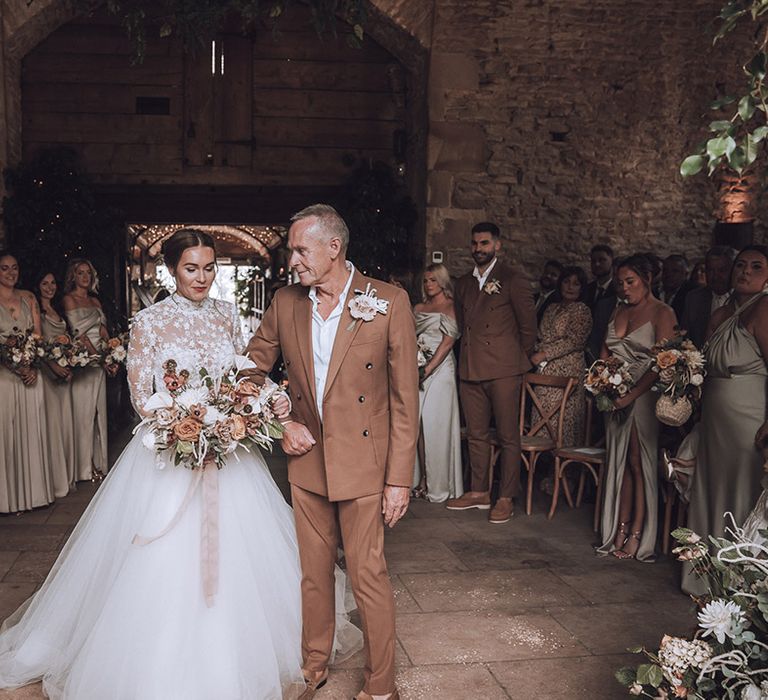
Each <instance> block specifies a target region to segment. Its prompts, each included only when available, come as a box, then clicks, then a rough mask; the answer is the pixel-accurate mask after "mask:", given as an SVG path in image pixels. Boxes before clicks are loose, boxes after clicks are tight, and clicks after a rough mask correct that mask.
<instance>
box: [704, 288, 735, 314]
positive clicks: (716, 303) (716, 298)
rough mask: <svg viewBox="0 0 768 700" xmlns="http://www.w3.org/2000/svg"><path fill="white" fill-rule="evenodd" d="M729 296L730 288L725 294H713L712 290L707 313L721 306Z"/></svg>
mask: <svg viewBox="0 0 768 700" xmlns="http://www.w3.org/2000/svg"><path fill="white" fill-rule="evenodd" d="M730 296H731V292H730V290H729V291H727V292H726V293H725V294H715V293H714V292H712V305H711V306H710V307H709V313H710V314H713V313H715V311H717V310H718V309H719V308H720V307H721V306H725V302H726V301H728V298H729V297H730Z"/></svg>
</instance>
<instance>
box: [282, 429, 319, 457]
mask: <svg viewBox="0 0 768 700" xmlns="http://www.w3.org/2000/svg"><path fill="white" fill-rule="evenodd" d="M284 428H285V432H284V433H283V439H282V441H281V444H282V446H283V452H285V454H287V455H290V456H291V457H299V456H301V455H304V454H306V453H307V452H309V451H310V450H311V449H312V447H313V446H314V444H315V438H313V437H312V433H310V432H309V429H308V428H307V426H306V425H303V424H302V423H297V422H296V421H290V422H289V423H286V424H285V426H284Z"/></svg>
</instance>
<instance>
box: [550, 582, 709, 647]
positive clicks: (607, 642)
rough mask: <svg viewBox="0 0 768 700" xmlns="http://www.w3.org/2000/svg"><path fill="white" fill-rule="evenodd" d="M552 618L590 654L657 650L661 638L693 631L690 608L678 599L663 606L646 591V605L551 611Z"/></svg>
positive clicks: (693, 615)
mask: <svg viewBox="0 0 768 700" xmlns="http://www.w3.org/2000/svg"><path fill="white" fill-rule="evenodd" d="M551 615H552V617H553V618H554V619H555V620H557V621H558V622H559V623H560V624H561V625H562V626H563V627H564V628H565V629H567V630H568V631H569V632H570V633H571V634H573V635H574V636H575V637H577V638H578V639H579V641H580V642H581V643H582V644H584V646H585V647H587V649H589V651H590V652H591V653H593V654H616V653H621V652H624V651H626V650H627V649H629V648H630V647H635V646H640V645H644V646H647V647H649V648H654V647H658V644H659V642H661V637H662V635H664V634H670V635H674V636H686V635H688V634H690V633H691V632H693V631H694V629H695V627H696V616H695V614H694V610H693V604H692V603H691V601H690V600H686V599H685V598H684V597H682V596H681V598H680V601H679V602H677V603H673V602H672V601H670V599H669V598H665V599H664V602H663V605H659V604H658V603H657V602H656V601H654V600H653V590H652V589H649V591H648V602H646V603H611V604H606V605H593V606H587V607H584V608H578V607H573V608H563V609H561V610H553V611H551Z"/></svg>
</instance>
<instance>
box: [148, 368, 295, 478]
mask: <svg viewBox="0 0 768 700" xmlns="http://www.w3.org/2000/svg"><path fill="white" fill-rule="evenodd" d="M235 363H236V364H235V367H233V368H232V369H230V370H229V371H228V372H225V373H224V374H223V375H221V376H219V377H216V378H214V377H212V376H211V375H210V374H209V373H208V371H207V370H206V369H205V368H201V369H200V370H199V371H198V375H199V377H200V380H201V383H200V384H199V385H197V386H191V383H190V381H189V379H190V376H191V375H190V372H189V370H186V369H182V370H179V369H178V365H177V363H176V361H175V360H168V361H167V362H166V363H165V364H164V365H163V369H164V371H165V374H164V376H163V382H164V384H165V391H158V392H157V393H155V394H153V395H152V396H151V397H150V399H149V401H147V403H146V404H145V406H144V409H145V410H146V411H151V412H152V413H151V415H149V416H148V417H146V418H144V420H142V422H141V423H140V424H139V427H140V426H142V425H145V426H147V427H148V428H149V430H148V431H147V433H146V435H145V436H144V439H143V443H144V446H145V447H146V448H148V449H150V450H153V451H154V452H156V453H157V455H156V458H157V465H158V468H160V469H162V468H163V467H165V465H166V464H168V463H169V461H170V462H172V463H173V464H174V465H181V466H183V467H186V468H187V469H199V468H201V467H203V465H204V463H205V462H206V461H208V460H213V461H215V463H216V466H217V467H218V468H219V469H221V467H223V466H224V462H225V459H226V456H227V455H229V454H232V453H233V452H234V451H235V450H236V449H237V448H238V447H239V446H240V445H242V446H244V447H245V448H246V449H248V447H249V446H251V445H257V446H259V447H262V448H266V449H270V450H271V448H272V443H273V441H274V440H275V439H278V438H280V437H281V436H282V434H283V426H282V425H281V423H280V421H279V420H278V419H277V417H276V415H275V410H274V404H275V401H276V400H277V399H278V398H280V397H284V398H286V399H287V398H288V395H287V394H286V393H285V391H284V390H283V389H281V388H280V387H279V386H278V385H277V384H275V383H274V382H272V381H270V380H269V379H267V381H266V383H265V384H264V385H263V386H261V387H260V386H257V385H256V384H254V383H253V382H252V381H250V380H248V379H246V378H244V377H241V376H240V373H241V372H242V371H243V370H245V369H253V368H255V367H256V365H255V364H254V363H253V362H251V361H250V360H249V359H248V358H247V357H241V356H237V357H235ZM137 430H138V427H137ZM134 432H135V431H134Z"/></svg>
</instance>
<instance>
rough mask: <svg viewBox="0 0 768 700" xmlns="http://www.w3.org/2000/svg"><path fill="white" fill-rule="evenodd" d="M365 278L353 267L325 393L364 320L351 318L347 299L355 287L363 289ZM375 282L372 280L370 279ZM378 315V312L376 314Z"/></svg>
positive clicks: (334, 341)
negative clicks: (353, 271)
mask: <svg viewBox="0 0 768 700" xmlns="http://www.w3.org/2000/svg"><path fill="white" fill-rule="evenodd" d="M366 282H367V280H366V278H365V277H364V276H363V275H362V274H361V273H360V272H358V270H357V269H355V274H354V276H353V277H352V284H351V285H350V287H349V293H348V294H347V298H346V299H345V300H344V309H343V310H342V312H341V318H340V319H339V327H338V328H337V329H336V337H335V338H334V340H333V350H332V351H331V361H330V363H329V365H328V376H327V377H326V378H325V395H326V396H327V395H328V390H329V389H330V388H331V386H332V385H333V380H334V379H336V375H337V374H338V373H339V369H341V363H342V362H343V361H344V357H345V356H346V354H347V351H348V350H349V346H350V345H352V341H353V340H354V339H355V336H356V335H357V333H358V331H359V330H360V327H361V326H362V325H363V323H364V321H362V320H360V319H354V318H352V314H351V313H350V311H349V300H350V299H352V298H353V297H354V296H355V290H356V289H361V290H362V289H365V284H366ZM371 282H372V283H375V281H374V280H371ZM377 315H378V314H377Z"/></svg>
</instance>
